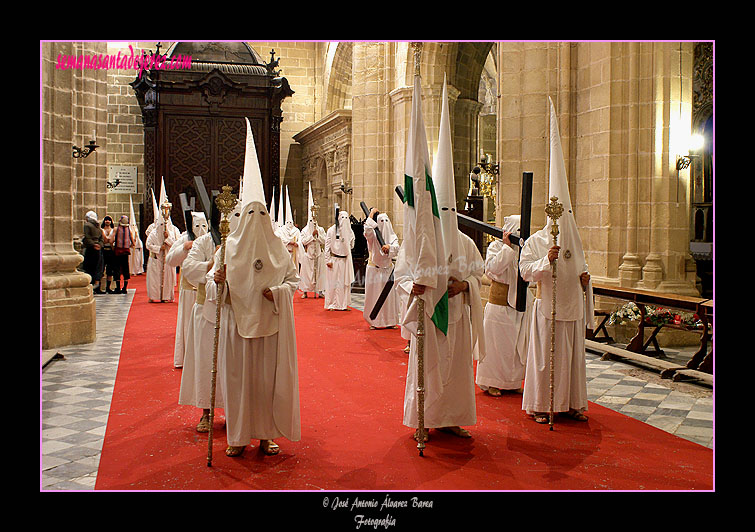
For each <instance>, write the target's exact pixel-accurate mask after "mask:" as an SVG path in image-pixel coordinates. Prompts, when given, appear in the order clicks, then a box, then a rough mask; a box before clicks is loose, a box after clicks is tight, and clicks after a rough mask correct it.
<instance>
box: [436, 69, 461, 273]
mask: <svg viewBox="0 0 755 532" xmlns="http://www.w3.org/2000/svg"><path fill="white" fill-rule="evenodd" d="M433 181H434V183H435V195H436V197H437V198H438V210H439V214H440V224H441V228H442V231H443V243H444V247H445V252H446V257H445V259H446V263H448V264H451V263H452V261H454V260H455V259H456V258H457V257H458V256H459V222H458V219H457V217H456V185H455V182H454V162H453V151H452V147H451V120H450V118H449V113H448V90H447V86H446V79H445V76H444V78H443V95H442V97H441V111H440V131H439V134H438V153H437V154H436V156H435V161H434V162H433ZM449 274H450V275H454V273H453V272H449ZM456 277H458V274H457V275H456Z"/></svg>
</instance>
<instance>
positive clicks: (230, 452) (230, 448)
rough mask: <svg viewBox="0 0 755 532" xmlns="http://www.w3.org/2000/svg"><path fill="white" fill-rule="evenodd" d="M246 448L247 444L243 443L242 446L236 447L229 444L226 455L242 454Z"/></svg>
mask: <svg viewBox="0 0 755 532" xmlns="http://www.w3.org/2000/svg"><path fill="white" fill-rule="evenodd" d="M245 448H246V446H245V445H242V446H240V447H234V446H232V445H229V446H228V448H227V449H226V450H225V455H226V456H230V457H236V456H241V453H243V452H244V449H245Z"/></svg>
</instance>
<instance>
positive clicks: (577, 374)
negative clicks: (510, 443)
mask: <svg viewBox="0 0 755 532" xmlns="http://www.w3.org/2000/svg"><path fill="white" fill-rule="evenodd" d="M550 107H551V127H550V143H551V156H550V175H549V189H548V197H549V198H550V197H556V198H558V201H559V202H560V203H562V205H563V214H562V215H561V217H560V218H559V219H558V226H559V235H558V242H557V243H558V245H559V247H560V248H561V249H560V252H559V257H558V260H557V270H556V325H555V350H554V356H553V359H554V363H553V367H554V370H553V372H554V386H553V388H554V393H553V395H554V399H553V411H554V412H565V411H569V410H570V409H572V410H577V411H584V410H586V409H587V379H586V362H585V325H586V324H589V325H590V326H592V321H593V312H594V310H593V300H592V282H590V283H588V287H587V288H586V289H583V288H582V284H581V281H580V278H579V276H580V274H581V273H583V272H586V271H588V270H587V263H586V261H585V256H584V251H583V249H582V241H581V239H580V236H579V232H578V230H577V224H576V221H575V219H574V214H573V212H572V204H571V199H570V197H569V188H568V183H567V179H566V167H565V164H564V159H563V152H562V151H561V139H560V136H559V132H558V121H557V119H556V112H555V109H554V107H553V103H552V102H551V105H550ZM552 223H553V222H552V220H551V219H550V218H548V221H547V223H546V226H545V227H544V228H542V229H540V230H539V231H537V232H536V233H535V234H533V235H532V236H531V237H530V238H528V239H527V241H526V242H525V244H524V247H523V248H522V254H521V256H520V258H519V269H520V271H521V275H522V278H523V279H524V280H525V281H528V282H536V283H538V286H539V293H540V297H539V298H537V299H536V300H535V301H534V303H533V308H532V317H531V325H530V329H529V346H528V349H527V368H526V371H525V378H524V394H523V397H522V409H523V410H525V411H526V412H527V413H528V414H532V413H535V412H538V413H546V412H549V411H550V352H551V323H552V319H551V318H552V297H553V277H552V272H553V269H552V266H551V263H550V262H549V260H548V250H549V249H550V248H551V246H552V245H553V240H552V237H551V226H552Z"/></svg>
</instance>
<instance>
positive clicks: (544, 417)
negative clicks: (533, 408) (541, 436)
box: [532, 412, 550, 425]
mask: <svg viewBox="0 0 755 532" xmlns="http://www.w3.org/2000/svg"><path fill="white" fill-rule="evenodd" d="M532 419H534V420H535V423H540V424H541V425H542V424H545V423H548V422H549V421H550V419H549V416H548V414H544V413H542V412H535V413H534V414H533V415H532Z"/></svg>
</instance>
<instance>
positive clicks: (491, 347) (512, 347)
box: [475, 216, 532, 390]
mask: <svg viewBox="0 0 755 532" xmlns="http://www.w3.org/2000/svg"><path fill="white" fill-rule="evenodd" d="M503 229H504V231H508V232H511V233H514V232H516V231H517V230H518V229H519V216H510V217H507V218H506V219H505V220H504V224H503ZM485 274H486V275H487V276H488V277H489V278H490V279H491V280H492V281H494V282H498V283H502V284H505V285H507V286H508V297H507V302H506V303H505V304H495V303H493V302H491V301H490V300H488V302H487V304H486V305H485V313H484V318H483V329H484V331H485V345H486V347H487V351H486V355H485V359H484V360H482V361H480V362H479V363H478V364H477V377H476V379H475V382H476V383H477V385H478V386H479V387H480V388H481V389H483V390H487V389H488V388H490V387H493V388H498V389H500V390H518V389H519V388H521V386H522V381H523V380H524V368H525V363H526V360H527V351H526V345H527V344H526V339H527V334H528V329H527V325H528V322H527V321H526V320H525V316H529V314H528V313H527V311H525V312H518V311H517V310H516V299H517V281H518V276H519V248H518V247H517V246H513V245H512V246H507V245H505V244H504V243H503V242H502V241H501V240H497V239H496V240H494V241H493V242H491V243H490V245H489V246H488V249H487V253H486V257H485ZM527 293H528V295H530V294H529V291H527ZM529 299H530V301H529V302H528V304H527V309H531V308H532V302H531V299H532V297H531V296H530V298H529Z"/></svg>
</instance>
